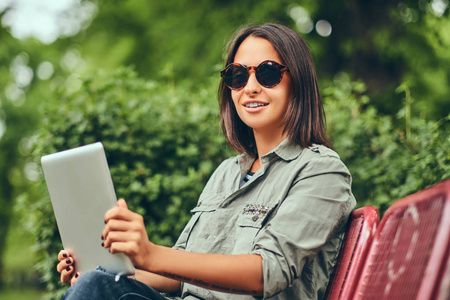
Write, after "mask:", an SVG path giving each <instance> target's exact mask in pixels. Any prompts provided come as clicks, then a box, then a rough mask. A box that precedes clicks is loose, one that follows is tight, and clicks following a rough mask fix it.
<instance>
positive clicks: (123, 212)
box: [105, 206, 133, 223]
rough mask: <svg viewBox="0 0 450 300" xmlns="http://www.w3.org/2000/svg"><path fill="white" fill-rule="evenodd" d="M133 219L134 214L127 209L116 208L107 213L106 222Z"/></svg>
mask: <svg viewBox="0 0 450 300" xmlns="http://www.w3.org/2000/svg"><path fill="white" fill-rule="evenodd" d="M132 218H133V212H132V211H130V210H129V209H128V208H125V207H119V206H117V207H114V208H111V209H110V210H108V211H107V212H106V213H105V222H106V223H108V221H109V220H111V219H117V220H124V221H129V220H131V219H132Z"/></svg>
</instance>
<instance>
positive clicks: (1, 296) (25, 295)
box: [0, 288, 42, 300]
mask: <svg viewBox="0 0 450 300" xmlns="http://www.w3.org/2000/svg"><path fill="white" fill-rule="evenodd" d="M41 294H42V291H39V290H36V289H28V288H26V289H23V288H16V289H12V288H10V289H6V290H0V300H39V299H41Z"/></svg>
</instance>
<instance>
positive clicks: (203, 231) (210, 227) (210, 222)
mask: <svg viewBox="0 0 450 300" xmlns="http://www.w3.org/2000/svg"><path fill="white" fill-rule="evenodd" d="M222 201H223V198H221V197H220V196H218V195H211V194H206V195H205V194H202V195H201V196H200V199H199V202H198V205H197V206H196V207H195V208H193V209H192V210H191V214H192V217H191V221H190V222H191V223H192V226H191V228H190V230H189V236H188V239H187V243H186V250H188V251H194V252H206V251H207V250H208V249H209V248H210V245H209V243H210V241H211V239H212V238H213V237H214V236H215V235H217V232H216V231H217V229H216V226H215V224H216V222H215V221H218V220H215V218H216V216H217V214H216V213H215V212H216V211H217V209H218V208H219V206H220V204H221V203H222ZM199 220H200V221H199Z"/></svg>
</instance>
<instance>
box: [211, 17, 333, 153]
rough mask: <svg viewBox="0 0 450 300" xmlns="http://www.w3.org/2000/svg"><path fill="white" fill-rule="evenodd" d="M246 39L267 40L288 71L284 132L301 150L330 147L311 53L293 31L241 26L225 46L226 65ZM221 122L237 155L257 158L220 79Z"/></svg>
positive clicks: (250, 132)
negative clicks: (287, 95)
mask: <svg viewBox="0 0 450 300" xmlns="http://www.w3.org/2000/svg"><path fill="white" fill-rule="evenodd" d="M249 36H252V37H258V38H263V39H266V40H268V41H269V42H270V43H271V44H272V46H273V47H274V48H275V50H276V51H277V52H278V55H279V56H280V58H281V59H282V62H281V63H283V64H284V65H286V66H287V67H288V68H289V73H288V74H289V76H291V79H292V91H291V96H292V101H291V102H290V103H289V105H288V108H287V111H286V115H285V118H284V120H283V124H284V129H283V133H284V134H287V137H288V138H289V139H290V140H291V142H294V143H296V144H298V145H300V146H302V147H304V148H306V147H310V146H312V144H313V143H314V144H321V145H325V146H327V147H331V143H330V141H329V140H328V138H327V135H326V130H325V124H324V118H325V114H324V111H323V105H322V100H321V98H320V94H319V87H318V84H317V78H316V72H315V69H314V65H313V61H312V57H311V54H310V52H309V49H308V46H307V45H306V43H305V42H304V41H303V39H302V38H301V37H300V36H299V35H298V34H297V33H296V32H295V31H294V30H292V29H290V28H288V27H286V26H283V25H279V24H264V25H257V26H249V27H244V28H242V29H241V30H239V31H238V32H237V33H236V34H235V36H234V38H233V39H232V40H231V42H230V43H229V44H228V48H229V51H228V58H227V61H226V64H225V66H228V65H229V64H230V63H233V62H234V58H235V55H236V52H237V50H238V48H239V46H240V45H241V43H242V42H243V41H244V40H245V39H246V38H247V37H249ZM219 105H220V123H221V126H222V130H223V133H224V134H225V137H226V139H227V141H228V144H229V145H230V146H231V147H232V148H233V149H234V150H236V151H238V152H239V153H243V152H246V153H248V154H250V155H252V156H257V149H256V144H255V138H254V135H253V130H252V128H250V127H248V126H247V125H246V124H245V123H244V122H242V120H241V119H240V118H239V116H238V114H237V112H236V108H235V106H234V103H233V99H232V98H231V90H230V89H229V88H228V87H227V86H226V85H225V83H224V80H223V79H222V80H221V82H220V85H219Z"/></svg>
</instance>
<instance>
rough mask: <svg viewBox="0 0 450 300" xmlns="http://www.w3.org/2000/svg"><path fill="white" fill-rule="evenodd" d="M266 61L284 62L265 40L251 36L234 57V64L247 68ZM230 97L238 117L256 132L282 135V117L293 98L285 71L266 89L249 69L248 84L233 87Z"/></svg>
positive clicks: (276, 136)
mask: <svg viewBox="0 0 450 300" xmlns="http://www.w3.org/2000/svg"><path fill="white" fill-rule="evenodd" d="M265 60H273V61H276V62H278V63H280V64H283V61H281V58H280V56H279V55H278V53H277V51H276V50H275V48H274V47H273V46H272V44H271V43H270V42H269V41H268V40H266V39H263V38H258V37H253V36H249V37H247V38H246V39H245V40H244V41H243V42H242V44H241V45H240V46H239V48H238V50H237V52H236V56H235V58H234V62H235V63H240V64H242V65H244V66H247V67H250V66H254V67H256V66H258V65H259V64H260V63H261V62H263V61H265ZM231 97H232V99H233V102H234V105H235V107H236V111H237V113H238V115H239V117H240V118H241V120H242V121H243V122H244V123H245V124H247V126H249V127H251V128H252V129H253V131H254V132H255V134H265V135H266V134H271V135H274V136H273V137H274V138H280V137H281V136H282V131H283V119H284V116H285V113H286V110H287V107H288V104H289V102H290V101H291V98H292V97H291V78H290V76H289V73H288V72H285V73H284V74H283V78H282V80H281V82H280V83H279V84H278V85H276V86H275V87H272V88H266V87H264V86H262V85H261V84H260V83H259V82H258V80H256V76H255V71H254V70H251V71H250V77H249V79H248V82H247V85H246V86H245V87H243V88H242V89H240V90H232V91H231ZM256 104H258V105H257V106H256ZM255 106H256V107H255Z"/></svg>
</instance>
